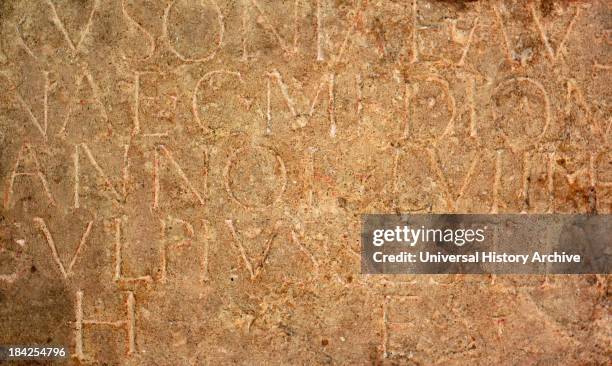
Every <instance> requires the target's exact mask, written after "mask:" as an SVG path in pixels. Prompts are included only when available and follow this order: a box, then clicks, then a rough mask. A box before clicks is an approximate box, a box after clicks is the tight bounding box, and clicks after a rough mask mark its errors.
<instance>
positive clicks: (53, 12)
mask: <svg viewBox="0 0 612 366" xmlns="http://www.w3.org/2000/svg"><path fill="white" fill-rule="evenodd" d="M98 2H99V0H93V6H92V7H91V12H90V13H89V19H87V24H85V28H84V29H83V30H82V31H81V36H80V37H79V41H78V42H77V43H76V45H75V44H74V42H73V41H72V39H71V38H70V35H68V30H66V27H65V26H64V22H62V20H61V19H60V17H59V15H58V14H57V9H56V8H55V4H53V1H51V0H47V4H49V7H50V8H51V15H52V16H53V18H52V21H53V23H55V26H56V27H57V28H59V30H60V32H62V34H63V35H64V38H65V39H66V43H68V46H70V49H71V50H72V51H73V52H76V51H78V50H79V48H80V47H81V43H83V40H84V39H85V36H86V35H87V33H89V28H90V27H91V23H92V21H93V17H94V13H95V12H96V10H97V9H98Z"/></svg>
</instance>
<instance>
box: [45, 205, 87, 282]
mask: <svg viewBox="0 0 612 366" xmlns="http://www.w3.org/2000/svg"><path fill="white" fill-rule="evenodd" d="M34 222H35V223H36V224H37V225H38V227H39V228H40V230H41V231H42V232H43V234H44V235H45V239H46V240H47V243H48V244H49V247H50V248H51V255H52V256H53V259H54V260H55V263H57V266H58V267H59V270H60V272H61V273H62V275H63V276H64V278H68V276H69V275H70V274H72V267H73V266H74V263H75V262H76V260H77V258H78V256H79V253H80V252H81V250H82V249H83V246H84V245H85V241H87V237H88V236H89V233H90V232H91V227H92V226H93V220H92V221H90V222H89V223H87V228H85V232H84V233H83V236H82V237H81V241H80V242H79V245H78V246H77V248H76V250H75V252H74V255H73V256H72V260H70V264H69V265H68V268H65V267H64V264H63V263H62V261H61V259H60V257H59V255H58V254H57V248H56V246H55V241H54V240H53V236H52V235H51V232H50V231H49V229H48V228H47V224H45V220H43V219H42V218H40V217H35V218H34Z"/></svg>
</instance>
